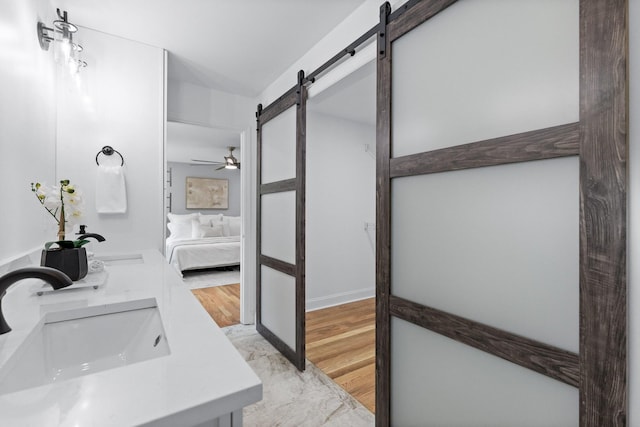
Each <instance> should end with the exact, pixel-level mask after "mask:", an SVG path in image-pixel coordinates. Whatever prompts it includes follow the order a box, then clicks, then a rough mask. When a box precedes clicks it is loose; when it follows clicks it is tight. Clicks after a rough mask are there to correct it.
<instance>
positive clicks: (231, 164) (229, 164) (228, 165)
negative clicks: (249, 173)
mask: <svg viewBox="0 0 640 427" xmlns="http://www.w3.org/2000/svg"><path fill="white" fill-rule="evenodd" d="M225 169H238V165H237V164H235V163H227V164H226V165H225Z"/></svg>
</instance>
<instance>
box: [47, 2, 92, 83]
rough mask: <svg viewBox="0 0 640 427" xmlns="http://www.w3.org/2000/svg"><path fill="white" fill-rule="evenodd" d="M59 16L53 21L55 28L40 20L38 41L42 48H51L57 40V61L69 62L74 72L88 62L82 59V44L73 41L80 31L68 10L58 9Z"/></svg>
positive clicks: (70, 68) (55, 46)
mask: <svg viewBox="0 0 640 427" xmlns="http://www.w3.org/2000/svg"><path fill="white" fill-rule="evenodd" d="M56 11H57V13H58V18H59V19H56V20H55V21H53V28H50V27H47V26H46V25H44V24H43V23H42V22H38V25H37V29H38V42H39V43H40V48H41V49H42V50H49V45H50V44H51V42H55V43H56V44H55V45H54V49H55V51H54V55H55V58H56V62H58V63H61V64H68V66H69V70H70V71H71V73H72V74H75V73H77V72H78V71H79V70H80V68H84V67H86V66H87V63H86V62H85V61H83V60H82V59H80V55H79V54H80V52H82V50H83V49H82V46H81V45H79V44H76V43H74V42H73V33H75V32H77V31H78V27H77V26H76V25H74V24H72V23H71V22H69V18H68V15H67V11H66V10H65V11H64V12H62V13H60V9H56Z"/></svg>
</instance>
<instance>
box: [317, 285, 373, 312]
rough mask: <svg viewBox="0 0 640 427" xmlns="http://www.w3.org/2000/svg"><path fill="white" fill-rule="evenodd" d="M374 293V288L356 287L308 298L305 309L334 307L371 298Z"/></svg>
mask: <svg viewBox="0 0 640 427" xmlns="http://www.w3.org/2000/svg"><path fill="white" fill-rule="evenodd" d="M375 294H376V290H375V288H366V289H357V290H355V291H349V292H340V293H338V294H331V295H327V296H324V297H318V298H309V299H308V300H307V306H306V311H315V310H320V309H322V308H329V307H334V306H336V305H340V304H346V303H348V302H355V301H360V300H363V299H367V298H373V297H374V296H375Z"/></svg>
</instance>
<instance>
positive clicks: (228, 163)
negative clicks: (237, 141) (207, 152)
mask: <svg viewBox="0 0 640 427" xmlns="http://www.w3.org/2000/svg"><path fill="white" fill-rule="evenodd" d="M228 148H229V155H228V156H224V162H216V161H214V160H196V159H192V160H191V161H192V162H200V163H210V164H213V165H222V166H220V167H219V168H216V170H217V171H218V170H220V169H240V162H239V161H238V159H236V158H235V156H234V155H233V150H235V149H236V147H228Z"/></svg>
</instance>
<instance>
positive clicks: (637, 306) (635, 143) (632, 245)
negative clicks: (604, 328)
mask: <svg viewBox="0 0 640 427" xmlns="http://www.w3.org/2000/svg"><path fill="white" fill-rule="evenodd" d="M639 118H640V1H639V0H631V1H630V2H629V187H628V188H627V194H628V195H629V196H628V197H629V211H628V213H627V218H628V220H629V223H628V230H629V231H628V233H629V234H628V237H629V244H628V248H629V252H628V254H627V262H628V264H627V265H628V270H627V271H628V274H629V278H628V288H629V293H628V295H629V304H628V307H629V331H628V333H627V336H628V337H629V354H628V359H627V360H628V361H629V425H630V426H638V425H640V261H638V256H640V220H638V218H640V197H639V194H638V192H640V120H639Z"/></svg>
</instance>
